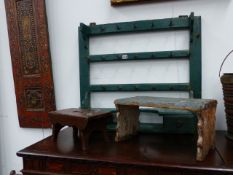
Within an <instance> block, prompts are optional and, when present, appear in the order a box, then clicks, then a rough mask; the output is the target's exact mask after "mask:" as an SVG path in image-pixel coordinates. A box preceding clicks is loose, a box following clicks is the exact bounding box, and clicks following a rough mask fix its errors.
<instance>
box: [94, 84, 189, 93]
mask: <svg viewBox="0 0 233 175" xmlns="http://www.w3.org/2000/svg"><path fill="white" fill-rule="evenodd" d="M90 91H92V92H121V91H124V92H129V91H189V84H185V83H180V84H179V83H173V84H172V83H171V84H167V83H166V84H165V83H164V84H116V85H115V84H110V85H91V86H90Z"/></svg>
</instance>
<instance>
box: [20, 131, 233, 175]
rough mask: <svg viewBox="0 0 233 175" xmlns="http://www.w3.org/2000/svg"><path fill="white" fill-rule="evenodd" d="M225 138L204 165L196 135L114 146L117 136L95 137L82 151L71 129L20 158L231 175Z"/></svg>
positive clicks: (232, 149)
mask: <svg viewBox="0 0 233 175" xmlns="http://www.w3.org/2000/svg"><path fill="white" fill-rule="evenodd" d="M224 134H225V133H224V132H220V131H219V132H217V133H216V147H215V149H214V150H212V151H211V152H210V153H209V155H208V156H207V159H206V160H205V161H203V162H197V161H196V160H195V157H196V138H195V137H194V136H193V135H171V134H169V135H166V134H158V135H157V134H149V135H148V134H139V135H138V136H135V137H133V138H132V139H131V140H129V141H124V142H120V143H115V142H114V135H113V134H109V135H110V138H111V139H110V140H111V141H110V142H109V143H106V142H104V141H102V138H101V137H100V136H98V135H94V136H92V137H91V139H92V140H91V142H90V144H89V149H88V150H87V151H82V149H81V146H80V144H79V142H78V141H74V140H73V137H72V129H71V128H68V129H65V130H64V131H62V132H60V134H59V136H58V140H57V143H56V142H54V141H53V140H52V138H51V137H48V138H46V139H44V140H42V141H40V142H38V143H36V144H34V145H32V146H29V147H28V148H26V149H23V150H21V151H19V152H18V153H17V155H18V156H21V157H23V158H24V159H25V160H26V159H27V158H32V159H34V158H36V157H40V159H42V158H51V159H59V160H64V159H66V160H74V161H76V160H77V161H84V162H88V161H91V162H92V163H93V162H98V163H101V164H109V165H112V166H114V165H117V167H119V166H120V165H122V166H131V167H132V166H133V167H137V166H139V167H150V168H153V167H156V168H162V169H164V168H165V169H166V168H168V169H171V168H172V169H176V170H177V171H178V170H179V169H180V170H182V172H183V171H188V172H192V171H203V172H215V173H220V174H221V172H222V173H223V172H225V173H226V174H229V175H230V174H233V142H231V141H228V140H227V139H226V138H225V136H224ZM24 163H25V162H24ZM24 166H25V167H26V165H24ZM24 170H26V169H24ZM176 170H174V171H176ZM215 173H214V174H215ZM25 174H27V173H25ZM119 174H120V173H119ZM181 174H182V173H181Z"/></svg>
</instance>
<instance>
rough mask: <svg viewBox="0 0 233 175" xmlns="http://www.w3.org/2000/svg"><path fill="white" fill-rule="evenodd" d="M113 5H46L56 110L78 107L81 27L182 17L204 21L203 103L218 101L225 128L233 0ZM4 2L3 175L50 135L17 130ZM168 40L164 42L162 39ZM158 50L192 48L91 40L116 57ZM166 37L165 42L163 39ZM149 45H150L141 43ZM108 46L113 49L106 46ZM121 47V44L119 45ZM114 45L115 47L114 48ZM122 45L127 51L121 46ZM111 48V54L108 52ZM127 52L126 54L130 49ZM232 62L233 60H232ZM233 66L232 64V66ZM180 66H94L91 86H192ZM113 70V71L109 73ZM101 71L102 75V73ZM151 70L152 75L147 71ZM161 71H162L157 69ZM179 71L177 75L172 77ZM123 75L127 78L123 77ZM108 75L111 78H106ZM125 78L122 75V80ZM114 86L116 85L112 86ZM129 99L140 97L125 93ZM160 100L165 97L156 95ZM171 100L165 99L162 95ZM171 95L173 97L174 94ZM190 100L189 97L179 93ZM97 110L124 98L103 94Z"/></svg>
mask: <svg viewBox="0 0 233 175" xmlns="http://www.w3.org/2000/svg"><path fill="white" fill-rule="evenodd" d="M109 1H110V0H98V1H97V0H95V1H93V0H46V4H47V15H48V23H49V33H50V45H51V53H52V62H53V76H54V84H55V91H56V92H55V93H56V104H57V108H58V109H61V108H67V107H78V106H79V68H78V67H79V66H78V65H79V64H78V32H77V31H78V25H79V23H80V22H84V23H86V24H89V23H90V22H93V21H95V22H96V23H98V24H101V23H110V22H121V21H133V20H143V19H156V18H166V17H177V16H179V15H189V14H190V12H192V11H193V12H195V15H201V16H202V41H203V42H202V44H203V45H202V48H203V58H202V66H203V68H202V74H203V76H202V78H203V81H202V88H203V98H215V99H217V100H218V102H219V105H218V109H217V129H225V128H226V126H225V118H224V109H223V101H222V91H221V84H220V81H219V77H218V70H219V66H220V64H221V61H222V59H223V57H224V56H225V55H226V53H227V52H228V51H230V49H232V48H233V32H232V31H233V22H232V16H233V2H232V1H231V0H221V1H219V0H183V1H182V0H180V1H173V2H172V1H170V2H164V3H151V4H143V5H132V6H124V7H111V6H110V3H109ZM5 18H6V17H5V8H4V0H0V80H1V81H0V174H1V175H6V174H9V171H10V170H11V169H16V170H18V171H19V170H20V169H21V168H22V161H21V158H17V156H16V152H17V151H18V150H20V149H22V148H24V147H25V146H28V145H30V144H32V143H34V142H36V141H38V140H40V139H42V138H44V137H46V136H47V135H49V134H50V130H45V131H43V130H41V129H22V128H19V125H18V117H17V110H16V100H15V93H14V83H13V75H12V66H11V58H10V52H9V41H8V35H7V25H6V19H5ZM161 36H163V37H161ZM151 38H154V39H151ZM155 38H157V39H159V40H160V42H157V43H156V47H155V48H160V49H161V48H162V47H164V49H166V48H174V49H178V48H180V47H187V45H186V43H187V34H185V33H179V32H174V33H165V34H161V35H157V34H155V35H154V34H151V35H150V36H149V37H145V36H142V35H141V36H139V39H138V40H135V37H131V38H127V37H124V36H122V37H119V38H117V39H114V41H112V40H111V39H110V38H108V37H107V38H102V42H99V41H100V38H95V39H93V40H92V48H93V49H92V52H93V53H99V52H100V51H103V52H108V51H109V50H110V49H112V51H113V52H117V51H121V50H123V49H124V48H125V45H127V47H128V48H129V49H132V50H138V49H140V48H141V47H142V46H144V48H143V49H145V50H147V49H148V50H150V49H151V48H152V47H154V44H153V43H154V42H155V41H156V39H155ZM164 38H165V39H164ZM141 42H144V43H145V45H146V46H145V45H142V44H140V43H141ZM106 43H108V44H106ZM118 43H121V44H118ZM110 44H111V46H114V47H109V46H110ZM121 46H122V47H121ZM106 47H107V49H108V50H104V49H105V48H106ZM128 48H127V49H128ZM231 60H233V58H232V59H231ZM230 62H231V64H230ZM157 64H159V65H161V67H163V69H162V68H159V70H160V71H163V70H164V68H166V69H165V70H166V71H164V72H162V77H163V78H160V79H159V80H158V79H155V77H153V76H151V74H153V75H155V74H156V73H159V72H160V71H157V72H156V71H155V69H153V68H154V66H156V65H157ZM173 64H174V65H175V66H173V65H171V64H168V65H166V66H165V64H164V63H163V62H156V64H155V63H154V62H153V63H152V62H150V64H149V65H148V64H146V63H137V64H136V65H135V66H132V65H133V64H132V63H127V64H126V65H123V64H118V65H111V64H102V65H100V64H95V65H92V77H91V78H92V82H93V83H97V82H100V81H101V82H103V83H107V82H109V80H110V81H113V80H114V81H115V83H118V82H120V81H121V82H122V83H125V82H140V81H141V82H142V81H144V80H146V81H148V82H150V81H154V80H158V81H166V80H167V79H169V80H172V81H177V82H182V81H188V77H187V76H183V75H184V74H185V72H187V71H188V68H187V63H185V62H182V63H180V62H174V63H173ZM226 64H227V65H225V67H224V71H225V72H232V65H233V61H228V62H227V63H226ZM110 66H111V68H110ZM100 70H101V71H100ZM148 70H149V71H148ZM156 70H157V69H156ZM173 72H176V74H173ZM121 73H122V74H121ZM123 74H124V75H125V76H123ZM103 75H107V76H106V77H105V78H104V77H103ZM119 75H120V76H119ZM109 83H110V82H109ZM111 83H112V82H111ZM120 95H121V96H129V95H135V94H120ZM156 95H161V94H156ZM162 95H166V94H162ZM170 96H174V95H173V94H172V95H170ZM178 96H185V94H178ZM93 97H94V100H93V101H92V103H93V106H106V105H109V104H112V99H114V98H117V97H119V94H109V95H107V96H106V97H103V98H104V99H105V100H102V101H99V97H101V99H102V94H94V95H93Z"/></svg>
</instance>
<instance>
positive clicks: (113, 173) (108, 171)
mask: <svg viewBox="0 0 233 175" xmlns="http://www.w3.org/2000/svg"><path fill="white" fill-rule="evenodd" d="M96 175H117V170H116V168H112V167H99V168H96Z"/></svg>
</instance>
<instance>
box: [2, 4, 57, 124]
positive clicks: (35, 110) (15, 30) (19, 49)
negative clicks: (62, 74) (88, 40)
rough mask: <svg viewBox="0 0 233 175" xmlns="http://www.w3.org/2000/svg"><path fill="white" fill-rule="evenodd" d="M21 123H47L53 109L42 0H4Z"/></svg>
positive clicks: (46, 29) (53, 101) (46, 33)
mask: <svg viewBox="0 0 233 175" xmlns="http://www.w3.org/2000/svg"><path fill="white" fill-rule="evenodd" d="M5 6H6V13H7V22H8V34H9V39H10V49H11V59H12V66H13V75H14V82H15V93H16V100H17V107H18V115H19V123H20V126H21V127H35V128H37V127H50V124H49V122H48V111H52V110H55V98H54V87H53V80H52V70H51V57H50V51H49V41H48V27H47V19H46V10H45V1H44V0H5Z"/></svg>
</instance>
